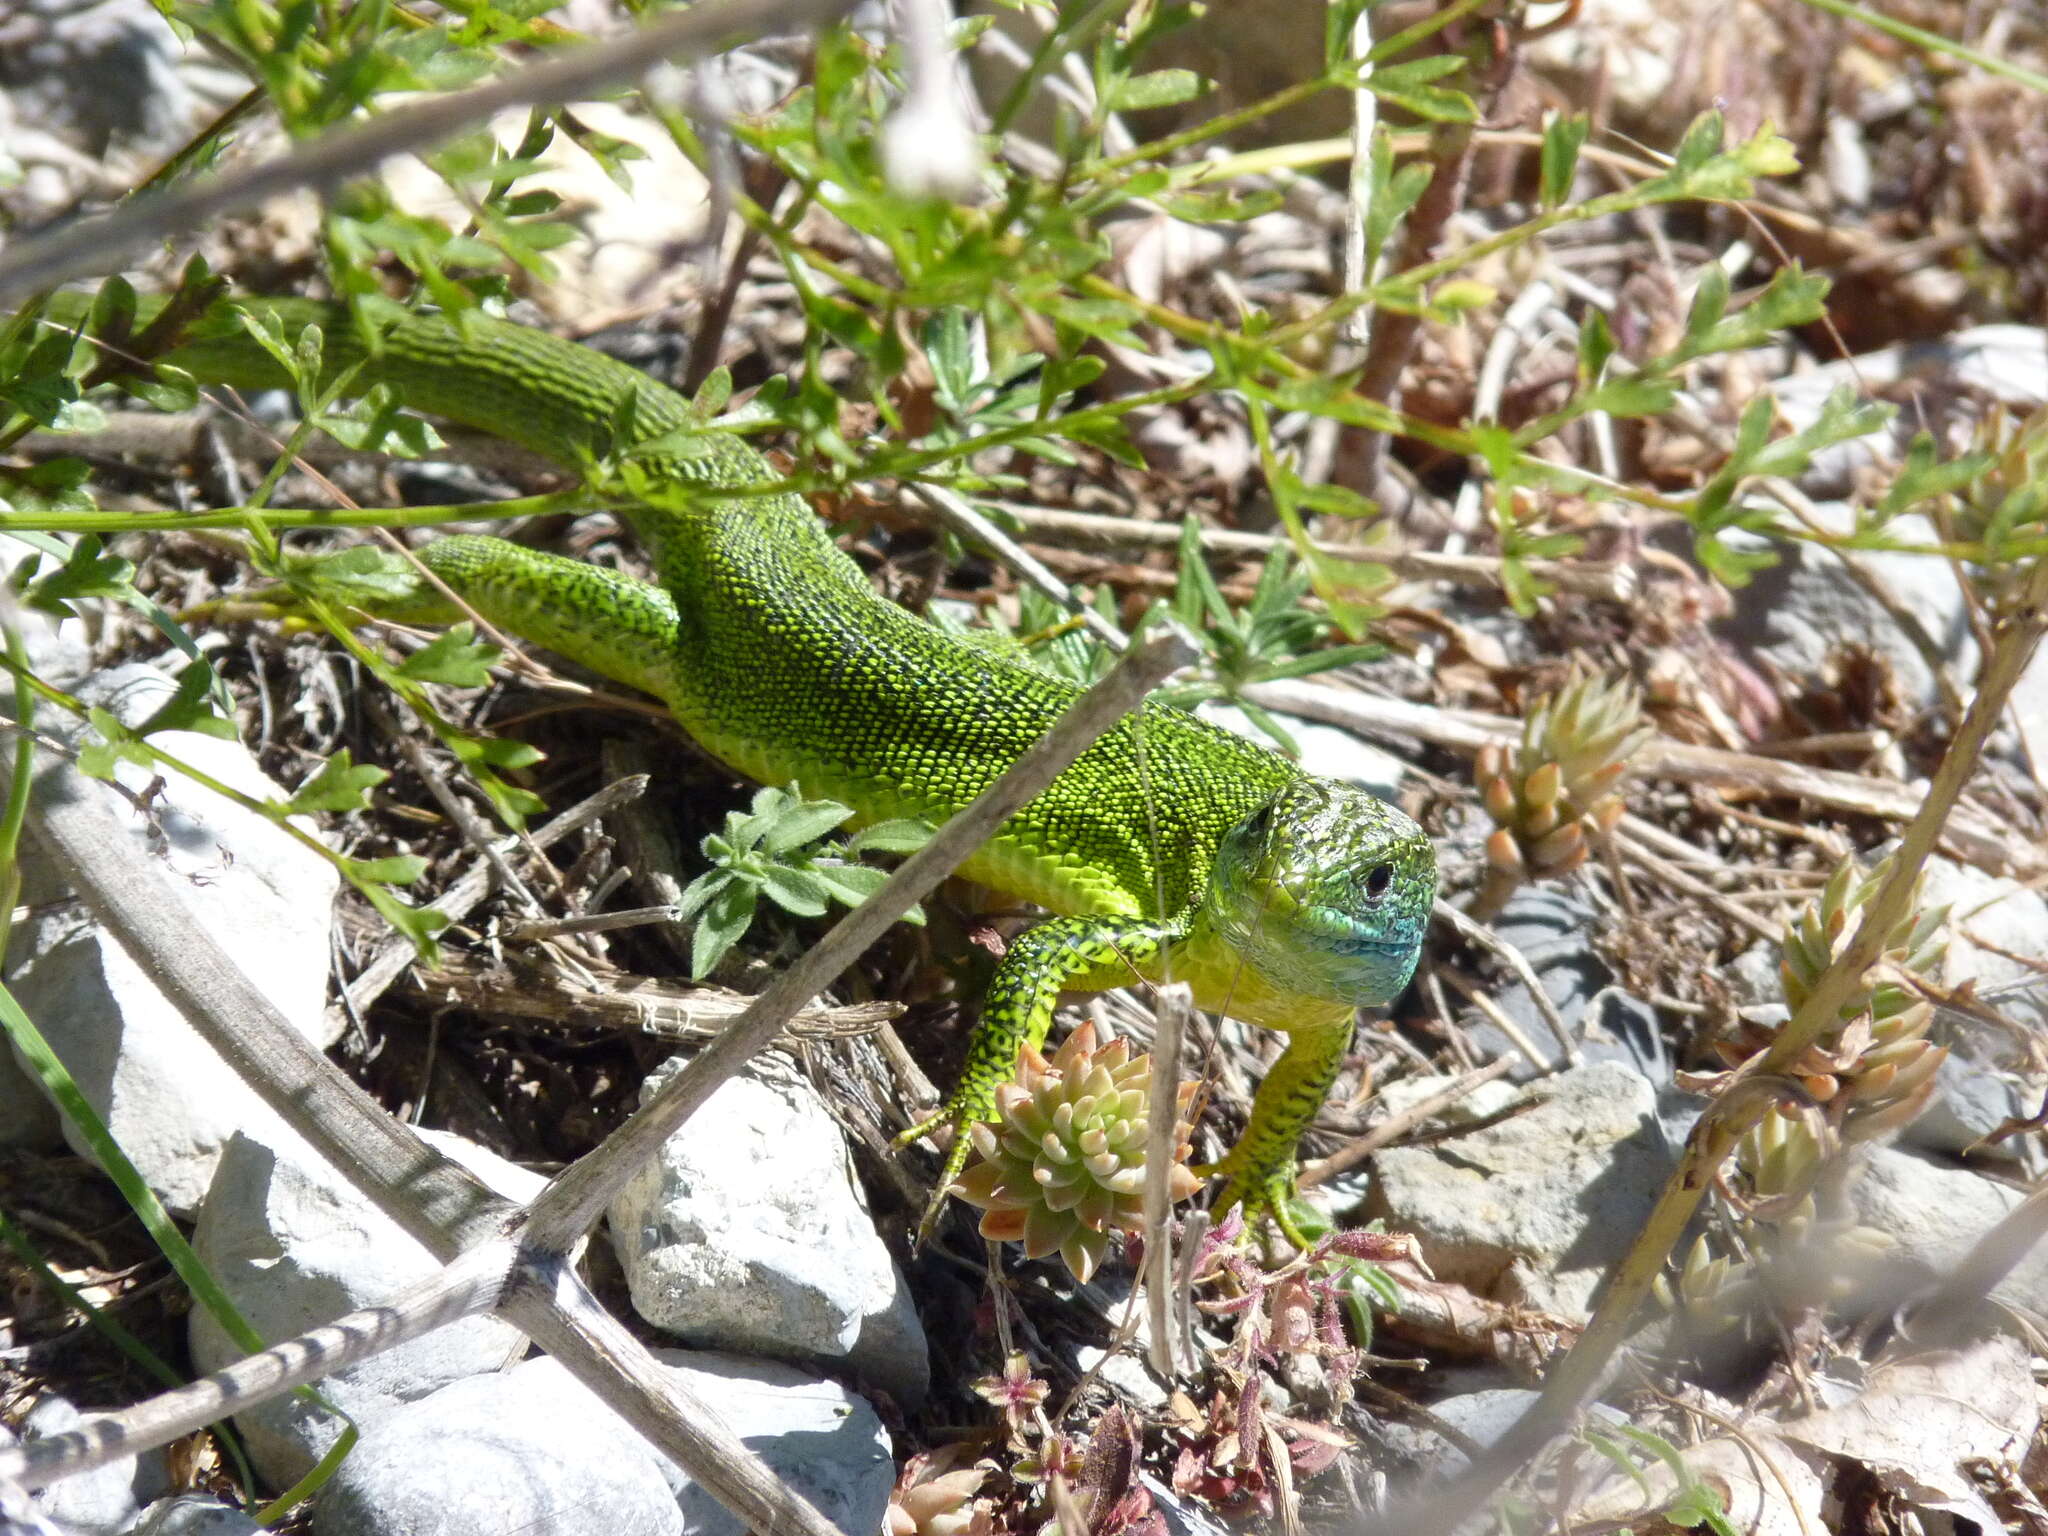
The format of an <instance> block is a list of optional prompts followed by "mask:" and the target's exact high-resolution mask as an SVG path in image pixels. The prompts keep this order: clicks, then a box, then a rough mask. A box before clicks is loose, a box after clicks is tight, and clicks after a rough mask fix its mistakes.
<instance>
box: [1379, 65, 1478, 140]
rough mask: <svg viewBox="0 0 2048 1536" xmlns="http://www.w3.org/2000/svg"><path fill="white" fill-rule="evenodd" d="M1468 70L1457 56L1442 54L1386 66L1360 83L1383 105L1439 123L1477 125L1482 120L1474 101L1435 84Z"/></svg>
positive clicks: (1458, 92)
mask: <svg viewBox="0 0 2048 1536" xmlns="http://www.w3.org/2000/svg"><path fill="white" fill-rule="evenodd" d="M1464 67H1465V61H1464V59H1463V58H1461V57H1459V56H1458V55H1457V54H1455V53H1440V54H1437V55H1435V56H1434V57H1431V58H1426V59H1410V60H1409V61H1407V62H1406V63H1403V64H1382V65H1379V66H1378V67H1377V68H1375V69H1374V70H1373V71H1372V72H1371V73H1370V74H1368V75H1366V76H1364V78H1363V79H1361V80H1360V81H1359V84H1361V85H1363V86H1364V87H1365V88H1366V89H1367V90H1369V91H1371V92H1372V93H1373V95H1375V96H1377V97H1379V99H1380V100H1381V101H1385V102H1390V103H1392V104H1393V105H1394V106H1397V107H1400V108H1403V109H1404V110H1406V111H1409V112H1413V113H1414V114H1415V115H1416V116H1417V117H1420V118H1424V119H1426V120H1428V121H1430V122H1437V123H1473V122H1477V121H1478V120H1479V109H1478V107H1476V106H1475V105H1473V102H1472V98H1471V97H1470V96H1468V95H1466V94H1465V93H1464V92H1463V91H1454V90H1451V89H1449V88H1447V87H1445V86H1440V85H1436V84H1433V83H1432V82H1434V81H1437V80H1441V79H1443V78H1444V77H1445V76H1446V75H1454V74H1457V73H1458V72H1459V71H1461V70H1463V69H1464Z"/></svg>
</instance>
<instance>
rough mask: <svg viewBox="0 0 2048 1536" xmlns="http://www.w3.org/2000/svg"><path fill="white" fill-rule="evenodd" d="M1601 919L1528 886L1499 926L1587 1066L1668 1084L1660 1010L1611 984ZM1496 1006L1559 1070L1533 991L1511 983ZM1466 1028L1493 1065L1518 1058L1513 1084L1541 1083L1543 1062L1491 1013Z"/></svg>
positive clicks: (1464, 1023) (1465, 1020) (1471, 1019)
mask: <svg viewBox="0 0 2048 1536" xmlns="http://www.w3.org/2000/svg"><path fill="white" fill-rule="evenodd" d="M1594 921H1595V915H1594V913H1593V911H1592V909H1591V908H1589V907H1587V906H1586V905H1584V904H1583V903H1582V902H1578V901H1575V900H1573V899H1572V898H1571V897H1569V896H1566V895H1564V894H1563V893H1561V892H1559V891H1555V890H1552V889H1549V888H1547V887H1544V886H1534V885H1525V886H1523V887H1522V888H1521V889H1520V890H1518V891H1516V892H1515V893H1514V895H1512V896H1511V897H1509V898H1508V903H1507V905H1506V906H1505V907H1504V908H1502V910H1501V912H1500V915H1499V916H1498V917H1497V918H1495V920H1494V922H1493V924H1492V927H1493V930H1494V932H1495V933H1496V934H1497V935H1498V936H1499V937H1500V938H1501V939H1502V940H1503V941H1504V942H1505V943H1508V944H1510V945H1512V946H1514V948H1516V949H1518V950H1520V951H1521V953H1522V957H1523V958H1524V959H1525V960H1527V961H1528V962H1529V968H1530V969H1531V970H1533V971H1534V972H1535V973H1536V979H1537V980H1538V981H1539V982H1540V983H1541V984H1542V986H1543V990H1544V992H1545V994H1546V995H1548V997H1549V998H1550V1000H1551V1002H1552V1004H1554V1005H1555V1007H1556V1009H1557V1013H1558V1017H1559V1018H1560V1019H1562V1020H1563V1022H1564V1028H1565V1033H1566V1034H1567V1036H1569V1037H1570V1039H1571V1040H1572V1041H1573V1042H1574V1044H1575V1045H1576V1046H1577V1047H1578V1050H1579V1054H1580V1058H1581V1060H1582V1061H1583V1062H1586V1063H1591V1062H1595V1061H1615V1062H1619V1063H1621V1064H1622V1065H1623V1066H1626V1067H1629V1068H1631V1069H1632V1070H1634V1071H1637V1072H1641V1073H1642V1074H1643V1075H1644V1076H1646V1077H1648V1078H1649V1079H1650V1080H1651V1081H1653V1082H1662V1081H1664V1080H1665V1079H1667V1078H1669V1077H1670V1075H1671V1062H1670V1059H1669V1057H1668V1056H1667V1054H1666V1053H1665V1050H1664V1041H1663V1032H1662V1030H1661V1029H1660V1028H1659V1026H1658V1022H1657V1014H1656V1010H1655V1009H1653V1008H1651V1007H1650V1005H1649V1004H1648V1003H1645V1002H1643V1001H1641V1000H1640V999H1639V998H1635V997H1631V996H1630V995H1629V994H1628V993H1626V992H1623V991H1622V990H1621V989H1620V988H1618V987H1615V986H1613V985H1612V984H1611V983H1612V982H1613V979H1614V976H1613V973H1612V972H1611V971H1610V970H1608V968H1607V965H1606V962H1604V961H1603V960H1601V958H1600V956H1599V954H1598V953H1597V952H1596V951H1595V950H1594V948H1593V938H1592V934H1593V924H1594ZM1494 1001H1495V1002H1496V1003H1498V1004H1499V1006H1500V1009H1501V1011H1502V1012H1503V1013H1505V1014H1506V1015H1507V1016H1508V1017H1509V1018H1510V1019H1511V1020H1513V1021H1514V1023H1515V1026H1516V1027H1517V1028H1518V1029H1520V1030H1521V1031H1522V1033H1523V1034H1524V1035H1526V1036H1527V1037H1528V1038H1529V1040H1530V1042H1531V1043H1532V1044H1533V1045H1534V1046H1535V1047H1536V1049H1537V1050H1538V1051H1540V1052H1541V1053H1543V1055H1544V1057H1545V1058H1546V1059H1547V1060H1549V1061H1550V1062H1552V1063H1553V1064H1555V1063H1556V1062H1557V1060H1558V1058H1559V1055H1560V1052H1559V1047H1558V1043H1557V1035H1556V1032H1555V1031H1554V1030H1553V1029H1552V1028H1551V1025H1550V1021H1549V1020H1548V1019H1546V1018H1545V1017H1544V1016H1543V1014H1542V1013H1541V1012H1539V1011H1538V1009H1537V1007H1536V1001H1535V999H1534V998H1532V997H1531V996H1530V995H1529V989H1528V987H1526V986H1525V985H1523V984H1522V983H1521V982H1520V981H1517V980H1512V979H1508V980H1505V981H1504V982H1503V984H1502V985H1501V986H1500V987H1499V989H1498V990H1497V991H1496V992H1495V994H1494ZM1459 1023H1460V1026H1461V1027H1462V1028H1463V1029H1464V1030H1465V1033H1466V1034H1467V1035H1468V1036H1469V1037H1470V1038H1471V1041H1472V1043H1473V1045H1474V1046H1475V1047H1477V1049H1478V1050H1479V1052H1480V1054H1481V1055H1483V1056H1485V1057H1486V1058H1487V1059H1489V1060H1491V1059H1492V1058H1494V1057H1497V1056H1511V1057H1513V1058H1514V1061H1515V1065H1514V1066H1513V1067H1512V1068H1511V1069H1510V1071H1509V1073H1508V1081H1510V1082H1515V1083H1527V1082H1532V1081H1534V1080H1535V1079H1536V1076H1537V1073H1538V1070H1539V1069H1538V1068H1537V1066H1536V1064H1535V1063H1533V1062H1531V1061H1530V1060H1529V1059H1528V1057H1526V1056H1525V1055H1523V1054H1522V1052H1521V1050H1520V1048H1519V1047H1517V1046H1516V1044H1515V1043H1514V1041H1513V1040H1512V1039H1510V1038H1509V1036H1508V1034H1507V1032H1506V1031H1505V1030H1503V1029H1502V1028H1501V1027H1500V1026H1499V1025H1497V1024H1495V1023H1494V1022H1493V1021H1492V1020H1491V1019H1489V1018H1488V1017H1486V1015H1484V1014H1482V1013H1479V1012H1477V1011H1474V1012H1472V1013H1470V1014H1467V1015H1465V1016H1464V1017H1462V1018H1461V1019H1460V1020H1459Z"/></svg>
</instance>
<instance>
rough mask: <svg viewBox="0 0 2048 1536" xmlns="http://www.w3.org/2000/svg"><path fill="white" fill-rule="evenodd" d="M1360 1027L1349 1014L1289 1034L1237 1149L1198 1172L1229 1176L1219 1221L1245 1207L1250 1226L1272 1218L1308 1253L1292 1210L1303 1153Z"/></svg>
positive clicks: (1255, 1100) (1218, 1209)
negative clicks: (1306, 1135) (1298, 1155)
mask: <svg viewBox="0 0 2048 1536" xmlns="http://www.w3.org/2000/svg"><path fill="white" fill-rule="evenodd" d="M1354 1024H1355V1016H1354V1015H1353V1014H1352V1013H1351V1012H1349V1011H1346V1012H1345V1013H1344V1014H1342V1015H1341V1016H1339V1017H1337V1018H1334V1019H1331V1020H1329V1021H1327V1022H1324V1023H1318V1024H1309V1025H1303V1026H1300V1027H1297V1028H1295V1029H1291V1030H1289V1031H1288V1034H1287V1049H1286V1050H1285V1051H1283V1052H1282V1053H1281V1055H1280V1059H1279V1060H1278V1061H1276V1062H1274V1063H1273V1067H1272V1070H1271V1071H1269V1072H1267V1074H1266V1080H1265V1081H1264V1082H1262V1083H1260V1084H1259V1091H1258V1093H1257V1095H1256V1096H1255V1097H1254V1098H1253V1099H1252V1118H1251V1122H1250V1123H1249V1124H1248V1125H1246V1126H1245V1128H1244V1134H1243V1135H1242V1136H1240V1137H1238V1139H1237V1145H1236V1146H1234V1147H1232V1148H1231V1149H1230V1150H1229V1151H1228V1152H1226V1153H1225V1154H1224V1155H1223V1158H1222V1160H1221V1161H1219V1162H1216V1163H1214V1164H1212V1165H1211V1166H1209V1167H1208V1168H1204V1169H1198V1170H1196V1171H1197V1172H1200V1173H1203V1174H1221V1175H1222V1176H1223V1178H1224V1181H1225V1182H1224V1185H1223V1192H1222V1193H1221V1194H1220V1195H1218V1196H1217V1197H1216V1206H1215V1210H1216V1214H1217V1215H1219V1216H1220V1215H1222V1214H1223V1212H1225V1211H1227V1210H1229V1209H1230V1208H1231V1207H1232V1206H1233V1205H1239V1206H1243V1207H1244V1214H1245V1219H1246V1220H1247V1221H1252V1222H1256V1221H1257V1220H1258V1218H1259V1217H1260V1216H1262V1215H1269V1216H1271V1217H1272V1218H1273V1220H1274V1222H1275V1223H1277V1224H1278V1226H1279V1228H1280V1231H1281V1233H1282V1234H1283V1235H1284V1236H1285V1237H1286V1239H1287V1241H1289V1242H1290V1243H1292V1244H1294V1246H1295V1247H1297V1248H1299V1249H1302V1250H1303V1251H1306V1250H1307V1249H1308V1247H1309V1242H1308V1239H1307V1237H1306V1236H1305V1235H1304V1234H1303V1233H1302V1231H1301V1229H1300V1227H1299V1226H1298V1225H1297V1224H1296V1222H1295V1220H1294V1218H1293V1216H1292V1215H1290V1214H1289V1211H1288V1204H1289V1202H1290V1201H1292V1200H1293V1199H1294V1197H1295V1195H1296V1193H1297V1190H1296V1186H1295V1159H1294V1154H1295V1147H1296V1146H1297V1144H1298V1143H1299V1142H1300V1140H1301V1133H1302V1132H1303V1131H1304V1130H1305V1129H1307V1127H1308V1123H1309V1121H1311V1120H1313V1119H1314V1118H1315V1114H1316V1111H1317V1110H1318V1109H1319V1108H1321V1107H1322V1102H1323V1096H1324V1095H1325V1094H1327V1093H1328V1092H1329V1091H1330V1084H1331V1083H1332V1082H1333V1081H1334V1080H1335V1079H1336V1076H1337V1069H1338V1068H1339V1067H1341V1066H1342V1065H1343V1064H1344V1056H1345V1053H1346V1052H1348V1051H1349V1050H1350V1049H1351V1033H1352V1029H1353V1026H1354Z"/></svg>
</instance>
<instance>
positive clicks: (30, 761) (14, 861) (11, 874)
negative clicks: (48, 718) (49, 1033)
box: [0, 624, 36, 959]
mask: <svg viewBox="0 0 2048 1536" xmlns="http://www.w3.org/2000/svg"><path fill="white" fill-rule="evenodd" d="M4 635H5V642H6V644H5V649H6V652H7V660H8V664H9V666H10V667H12V668H14V669H16V670H17V671H23V672H25V671H27V670H28V647H27V646H26V645H25V644H24V643H23V642H22V638H21V631H20V630H19V629H17V628H16V627H15V626H14V625H12V624H9V625H7V626H6V628H5V630H4ZM14 713H15V716H16V718H17V719H18V721H19V722H20V727H21V729H20V734H19V735H17V736H16V737H15V742H14V779H13V782H12V783H10V784H9V785H8V786H7V807H6V810H5V811H4V812H0V959H4V958H5V957H6V954H7V946H8V941H9V939H10V938H12V936H13V933H14V904H15V902H17V901H19V900H20V899H21V829H22V827H23V825H24V824H25V823H26V822H27V820H28V797H29V788H30V780H31V778H32V776H33V772H34V769H35V761H36V738H35V724H36V699H35V694H34V693H33V692H32V691H31V690H29V689H27V688H17V689H16V690H15V703H14Z"/></svg>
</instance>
